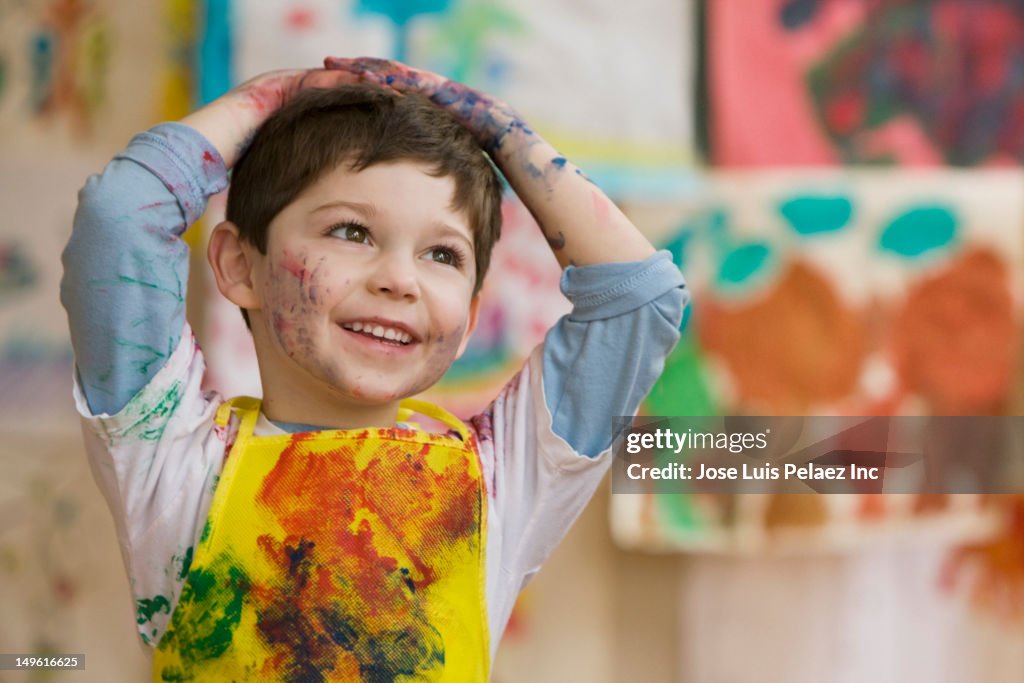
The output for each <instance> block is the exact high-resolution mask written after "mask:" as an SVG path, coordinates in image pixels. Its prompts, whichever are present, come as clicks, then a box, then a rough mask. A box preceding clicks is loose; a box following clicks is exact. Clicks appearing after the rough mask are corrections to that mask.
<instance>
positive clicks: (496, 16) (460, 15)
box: [432, 0, 525, 89]
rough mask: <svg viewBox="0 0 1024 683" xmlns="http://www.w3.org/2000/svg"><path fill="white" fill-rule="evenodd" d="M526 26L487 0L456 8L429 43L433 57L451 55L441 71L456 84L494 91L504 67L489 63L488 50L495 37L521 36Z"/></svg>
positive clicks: (463, 3) (438, 27)
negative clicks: (433, 53) (439, 54)
mask: <svg viewBox="0 0 1024 683" xmlns="http://www.w3.org/2000/svg"><path fill="white" fill-rule="evenodd" d="M524 30H525V25H524V24H523V22H522V21H521V20H520V19H519V17H518V16H517V15H516V14H515V13H514V12H512V11H510V10H507V9H505V8H504V7H502V6H501V5H498V4H497V3H495V2H493V1H492V0H486V1H484V2H480V1H479V0H477V1H472V0H470V1H466V2H461V3H459V4H458V6H457V7H455V8H453V9H452V11H451V12H450V13H448V15H447V16H446V17H445V18H444V19H443V20H442V21H441V22H439V23H438V26H437V35H436V36H435V38H434V39H433V41H432V48H433V51H434V52H435V53H442V54H443V53H445V52H448V53H451V58H450V61H451V63H450V65H448V66H447V68H445V69H444V70H443V73H445V74H446V75H447V76H448V77H449V78H451V79H452V80H453V81H458V82H459V83H465V84H467V85H470V86H473V87H477V88H483V89H493V88H494V87H495V86H496V85H497V84H498V81H500V80H501V77H502V75H503V74H504V71H505V70H506V69H507V64H505V63H504V62H502V61H500V60H498V61H489V59H488V48H489V47H490V46H489V43H490V42H492V41H491V40H490V39H491V38H492V36H494V35H498V34H504V35H521V34H522V33H523V32H524Z"/></svg>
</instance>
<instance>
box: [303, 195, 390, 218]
mask: <svg viewBox="0 0 1024 683" xmlns="http://www.w3.org/2000/svg"><path fill="white" fill-rule="evenodd" d="M339 206H341V207H344V208H346V209H352V210H353V211H355V212H356V213H358V214H361V215H362V216H365V217H366V218H374V217H376V215H377V207H375V206H374V205H373V204H365V203H363V202H347V201H345V200H343V199H338V200H336V201H333V202H327V203H326V204H322V205H320V206H318V207H316V208H315V209H313V210H312V211H310V213H311V214H314V213H317V212H318V211H326V210H328V209H335V208H337V207H339Z"/></svg>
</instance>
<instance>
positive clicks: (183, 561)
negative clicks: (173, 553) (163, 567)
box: [174, 546, 192, 581]
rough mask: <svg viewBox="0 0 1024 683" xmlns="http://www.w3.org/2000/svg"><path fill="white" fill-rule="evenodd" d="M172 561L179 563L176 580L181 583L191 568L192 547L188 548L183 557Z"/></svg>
mask: <svg viewBox="0 0 1024 683" xmlns="http://www.w3.org/2000/svg"><path fill="white" fill-rule="evenodd" d="M174 561H175V562H178V563H180V567H181V569H179V570H178V579H179V580H181V581H183V580H184V579H185V577H186V576H188V570H189V567H191V566H192V546H189V548H188V550H186V551H185V554H184V555H183V556H181V557H175V558H174Z"/></svg>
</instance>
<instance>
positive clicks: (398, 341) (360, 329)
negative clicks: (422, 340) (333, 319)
mask: <svg viewBox="0 0 1024 683" xmlns="http://www.w3.org/2000/svg"><path fill="white" fill-rule="evenodd" d="M341 327H342V329H345V330H348V331H349V332H355V333H356V334H361V335H363V336H364V337H369V338H371V339H375V340H377V341H379V342H382V343H384V344H389V345H391V346H408V345H409V344H411V343H412V335H411V334H409V333H408V332H404V331H402V330H398V329H395V328H393V327H387V326H384V325H375V324H373V323H360V322H355V323H343V324H342V326H341Z"/></svg>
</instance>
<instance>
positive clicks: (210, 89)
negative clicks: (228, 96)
mask: <svg viewBox="0 0 1024 683" xmlns="http://www.w3.org/2000/svg"><path fill="white" fill-rule="evenodd" d="M203 4H204V6H205V7H206V12H205V13H204V22H203V26H204V28H205V30H204V31H203V37H202V40H200V41H199V103H200V104H207V103H209V102H212V101H213V100H215V99H217V98H218V97H220V96H221V95H223V94H224V93H226V92H227V91H228V90H231V88H233V87H234V86H235V79H234V64H233V60H232V57H233V55H234V36H233V34H232V32H231V21H232V12H231V0H206V2H205V3H203Z"/></svg>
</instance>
